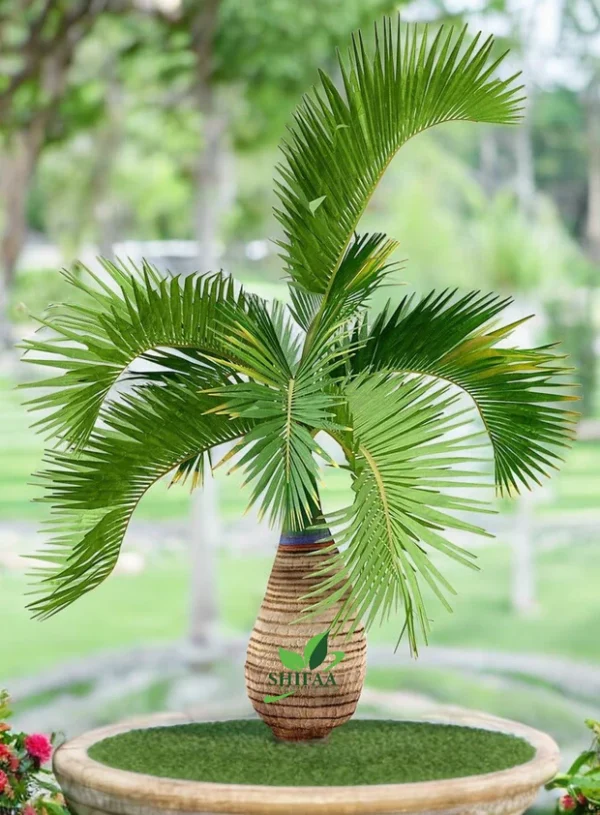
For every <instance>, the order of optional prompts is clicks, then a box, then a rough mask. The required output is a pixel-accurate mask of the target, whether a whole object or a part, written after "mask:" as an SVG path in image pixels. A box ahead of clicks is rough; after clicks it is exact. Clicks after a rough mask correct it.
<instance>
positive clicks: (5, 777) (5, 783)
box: [0, 770, 8, 792]
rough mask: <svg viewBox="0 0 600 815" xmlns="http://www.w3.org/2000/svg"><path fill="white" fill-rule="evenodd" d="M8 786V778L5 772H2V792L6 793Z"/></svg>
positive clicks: (0, 779) (0, 771)
mask: <svg viewBox="0 0 600 815" xmlns="http://www.w3.org/2000/svg"><path fill="white" fill-rule="evenodd" d="M7 786H8V776H7V775H6V773H5V772H3V771H2V770H0V792H4V790H5V789H6V787H7Z"/></svg>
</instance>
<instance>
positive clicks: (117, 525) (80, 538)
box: [29, 382, 253, 617]
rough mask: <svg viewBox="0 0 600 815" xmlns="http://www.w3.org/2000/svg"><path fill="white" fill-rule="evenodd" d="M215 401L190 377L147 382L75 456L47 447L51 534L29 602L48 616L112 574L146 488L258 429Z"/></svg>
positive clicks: (111, 409) (108, 412)
mask: <svg viewBox="0 0 600 815" xmlns="http://www.w3.org/2000/svg"><path fill="white" fill-rule="evenodd" d="M211 405H212V400H211V399H210V398H209V397H207V396H204V395H201V394H198V393H197V389H195V388H193V387H190V386H189V383H188V382H184V383H181V382H180V383H179V384H177V383H175V382H172V383H171V384H170V386H169V387H168V388H164V387H161V386H157V385H148V386H146V387H143V388H138V389H136V390H135V391H134V392H133V393H130V394H127V395H126V396H124V397H123V399H122V401H120V402H112V403H111V404H109V405H108V406H107V407H106V408H105V410H104V411H103V412H102V420H103V421H102V424H103V426H102V427H99V428H96V429H95V430H94V431H93V433H92V435H91V437H90V438H89V440H88V441H87V443H86V445H85V447H84V448H83V449H82V450H81V451H80V452H79V453H78V454H77V455H73V454H72V453H71V452H64V451H59V450H51V451H49V452H47V453H46V456H45V463H46V464H47V465H48V466H47V468H46V469H44V470H42V471H41V472H40V473H38V476H37V482H38V483H39V485H41V486H42V487H44V489H45V496H44V498H43V499H42V500H43V501H44V502H47V503H49V504H51V505H52V512H53V518H52V520H51V521H50V522H49V523H48V524H47V527H48V531H49V532H50V533H51V535H52V537H51V540H50V541H49V542H48V543H47V544H46V545H45V548H44V551H43V552H42V553H40V554H38V555H36V560H41V561H44V562H45V565H44V566H42V567H38V568H36V569H35V570H34V575H35V576H36V577H37V578H38V581H39V588H38V593H40V594H41V595H42V596H41V597H39V598H38V599H36V600H34V601H33V602H32V603H31V604H30V606H29V607H30V609H31V610H32V612H33V613H34V615H35V616H37V617H48V616H50V615H52V614H54V613H56V612H57V611H60V609H62V608H64V607H66V606H67V605H70V604H71V603H72V602H74V601H75V600H76V599H77V598H79V597H81V596H82V595H83V594H85V593H86V592H88V591H91V590H92V589H93V588H95V587H96V586H97V585H99V584H100V583H101V582H102V581H103V580H105V579H106V577H108V575H109V574H110V573H111V572H112V570H113V568H114V566H115V564H116V562H117V559H118V556H119V552H120V550H121V544H122V542H123V538H124V536H125V532H126V530H127V527H128V524H129V521H130V518H131V515H132V513H133V511H134V509H135V508H136V506H137V504H138V503H139V501H140V499H141V498H142V496H143V495H144V493H145V492H146V491H147V490H148V489H149V488H150V487H151V486H152V485H153V484H154V483H155V482H156V481H157V480H158V479H160V478H161V477H162V476H164V475H166V474H167V473H169V472H170V471H171V470H173V469H174V468H175V467H177V466H180V467H182V468H183V469H184V470H191V471H195V472H199V471H202V469H203V466H204V465H203V463H199V462H201V461H202V459H203V458H204V455H205V454H206V453H207V451H209V450H210V449H211V448H213V447H214V446H215V445H219V444H223V443H225V442H229V441H232V440H234V439H236V438H238V437H239V436H241V435H242V434H244V433H247V432H249V431H250V430H251V429H252V425H253V422H252V420H250V419H235V420H232V419H229V418H224V417H222V416H214V415H206V410H208V408H209V407H210V406H211Z"/></svg>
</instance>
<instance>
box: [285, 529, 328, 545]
mask: <svg viewBox="0 0 600 815" xmlns="http://www.w3.org/2000/svg"><path fill="white" fill-rule="evenodd" d="M330 540H332V538H331V532H330V531H329V529H328V528H327V527H325V526H321V527H318V528H317V529H306V530H304V532H282V533H281V537H280V538H279V545H280V546H298V545H300V544H304V543H306V544H308V543H326V542H328V541H330Z"/></svg>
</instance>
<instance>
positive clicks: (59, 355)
mask: <svg viewBox="0 0 600 815" xmlns="http://www.w3.org/2000/svg"><path fill="white" fill-rule="evenodd" d="M103 267H104V271H105V276H104V277H102V278H101V277H98V276H97V275H95V274H93V273H92V272H91V271H89V270H87V275H88V276H89V277H90V278H91V280H90V281H88V280H86V279H85V278H83V279H80V278H79V277H78V276H76V275H75V274H74V273H69V272H65V273H64V274H65V277H66V279H67V281H68V282H69V283H70V285H72V286H73V287H75V288H76V289H78V290H79V291H80V292H81V293H82V294H83V295H84V298H83V302H82V303H79V302H74V303H70V304H65V305H61V306H58V307H55V308H53V309H52V310H51V311H50V316H49V317H48V318H47V319H45V320H40V322H41V323H42V326H43V328H44V329H49V330H50V336H46V332H45V330H43V331H42V332H41V333H40V334H38V335H37V336H35V337H34V338H33V339H29V340H26V341H25V342H24V343H23V348H25V350H26V352H27V353H26V356H25V357H24V359H25V360H26V361H27V362H32V363H35V364H38V365H45V366H49V367H51V368H59V369H61V370H62V371H63V373H62V374H60V375H59V376H54V377H52V378H50V379H47V380H44V381H36V382H34V383H32V387H36V388H39V387H43V388H47V389H48V391H49V392H47V393H44V394H43V395H42V396H38V397H36V398H35V399H33V400H31V401H30V402H29V406H30V408H31V409H32V410H39V411H42V412H43V417H42V419H41V420H40V421H39V422H38V425H37V426H38V427H39V428H40V429H41V430H44V431H47V432H48V433H51V434H52V435H53V436H56V437H58V438H59V439H60V440H61V441H63V442H66V443H69V444H71V445H73V446H75V447H80V446H82V445H83V444H85V442H86V440H87V439H88V438H89V436H90V434H91V432H92V430H93V428H94V425H95V423H96V420H97V418H98V415H99V413H100V410H101V407H102V403H103V402H104V400H105V399H106V397H107V396H108V394H109V392H110V389H111V388H112V387H113V386H114V385H115V383H116V382H117V380H118V379H119V377H121V375H122V374H123V373H124V372H125V371H127V369H128V367H129V366H130V365H131V364H132V363H133V362H134V361H135V360H136V359H138V358H139V357H146V359H147V360H148V361H151V362H155V363H158V364H160V366H161V368H162V370H163V372H164V371H165V370H166V371H169V370H170V371H173V372H174V373H177V374H178V375H184V374H185V372H186V371H187V370H190V369H191V368H194V369H195V370H196V371H198V369H199V368H204V369H205V370H206V371H207V376H208V379H207V384H208V383H212V384H214V379H215V377H214V374H215V372H217V371H218V366H219V360H221V359H222V360H228V359H229V358H230V350H229V349H228V347H227V339H226V335H227V324H226V322H227V315H235V314H236V313H237V312H245V311H251V310H252V308H253V307H257V308H258V307H259V303H260V301H259V300H258V298H256V297H255V296H253V295H247V294H246V293H244V292H243V291H242V290H240V291H239V293H236V287H235V285H234V281H233V280H232V278H231V277H228V276H226V275H223V274H214V275H206V276H202V275H190V276H189V277H186V278H180V277H173V278H170V279H165V278H164V277H162V276H161V275H160V274H159V273H158V272H157V271H156V270H155V269H154V268H153V267H152V266H150V265H149V264H147V263H144V264H143V266H142V268H141V269H137V268H136V267H135V266H133V265H132V266H131V268H128V267H127V266H125V265H121V264H113V263H110V262H109V261H103ZM169 349H171V350H169ZM172 349H176V352H175V353H173V350H172ZM184 358H185V359H184ZM138 378H139V374H138ZM146 378H148V379H152V378H153V377H152V374H150V375H148V376H147V377H146ZM222 378H223V377H221V379H222Z"/></svg>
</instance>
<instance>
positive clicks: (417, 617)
mask: <svg viewBox="0 0 600 815" xmlns="http://www.w3.org/2000/svg"><path fill="white" fill-rule="evenodd" d="M345 396H346V399H347V402H348V407H349V411H350V414H351V416H352V431H351V434H349V435H350V437H351V439H352V446H353V456H352V457H351V460H350V464H351V472H352V475H353V479H354V481H353V490H354V494H355V497H354V502H353V504H352V505H351V506H349V507H347V508H345V509H343V510H341V511H339V512H337V513H333V514H332V515H331V516H329V517H328V521H329V522H330V524H331V525H332V527H333V529H334V537H335V540H336V544H337V546H339V547H340V549H341V551H339V552H338V551H334V552H333V553H332V554H331V557H330V558H329V559H328V562H327V563H326V564H325V565H324V566H323V568H322V569H321V570H320V571H317V572H316V573H315V575H316V576H322V577H323V579H322V581H321V582H320V584H319V585H318V587H317V588H316V589H315V590H314V591H313V592H311V593H310V594H309V595H307V596H306V598H305V600H306V601H307V602H308V603H309V605H308V606H307V609H306V613H308V614H311V613H320V612H322V611H325V610H326V609H328V608H330V607H331V606H333V605H334V604H335V603H336V602H338V601H339V600H340V599H342V600H343V604H342V607H341V609H340V610H339V611H338V613H337V616H336V618H335V622H334V627H335V626H338V625H342V624H343V623H344V622H346V621H347V620H349V619H350V618H352V617H354V616H355V615H356V619H357V620H362V621H363V622H364V623H365V624H366V625H367V626H369V625H371V624H372V623H373V622H375V621H376V620H377V619H380V620H383V619H386V618H387V617H388V616H389V615H390V614H391V613H400V614H403V615H404V618H405V630H406V631H407V634H408V639H409V642H410V646H411V649H412V650H413V651H416V650H417V644H418V640H419V637H422V638H423V639H424V640H425V641H427V635H428V631H429V619H428V617H427V613H426V610H425V601H424V598H423V595H422V592H421V583H422V582H424V583H425V584H427V585H428V587H429V588H430V589H431V590H432V591H433V592H434V594H435V595H436V596H437V597H438V598H439V600H440V601H441V602H442V604H443V605H444V606H445V607H446V608H449V605H448V600H447V597H446V595H447V594H448V593H454V591H453V589H452V587H451V586H450V584H449V583H448V582H447V580H446V579H445V578H444V577H443V576H442V574H441V572H440V571H439V570H438V568H437V567H436V566H435V565H434V563H433V562H432V560H431V557H430V554H431V553H436V554H437V553H440V554H444V555H447V556H448V557H450V558H452V559H454V560H457V561H459V562H460V563H463V564H464V565H466V566H470V567H473V555H471V554H470V553H469V552H467V551H465V550H464V549H462V548H461V547H460V546H457V545H456V544H454V543H452V542H451V541H450V540H448V539H447V538H446V537H445V535H444V532H445V530H448V529H451V530H460V531H462V532H471V533H477V534H484V533H483V530H481V529H480V528H479V527H477V526H474V525H472V524H470V523H468V522H466V521H465V520H464V519H463V517H462V515H463V514H464V513H465V512H472V511H477V512H482V511H485V507H486V504H485V503H482V502H480V501H475V500H473V499H472V498H470V497H462V496H461V495H460V494H456V493H455V492H453V491H456V490H460V491H463V490H465V489H471V488H473V487H478V486H482V484H483V482H482V479H481V474H480V473H479V472H477V470H476V469H475V468H474V467H473V463H474V462H477V461H478V458H477V457H476V455H475V457H474V453H475V454H476V451H477V448H478V447H479V445H480V443H481V434H477V433H474V432H473V430H472V429H471V427H470V421H469V417H468V414H467V415H466V416H465V412H464V411H462V410H457V409H456V401H457V396H456V394H454V395H452V394H450V393H449V386H443V387H440V386H439V385H438V386H436V387H432V386H431V384H430V382H428V381H426V380H425V379H424V378H422V377H419V378H412V379H411V378H399V377H397V376H394V375H391V374H389V373H387V372H379V373H376V374H373V375H362V376H359V377H357V378H356V379H355V380H354V381H352V382H350V383H349V384H348V386H347V387H346V389H345ZM332 566H336V567H339V568H340V571H339V572H337V571H336V573H335V574H334V575H333V576H332V571H331V567H332Z"/></svg>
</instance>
